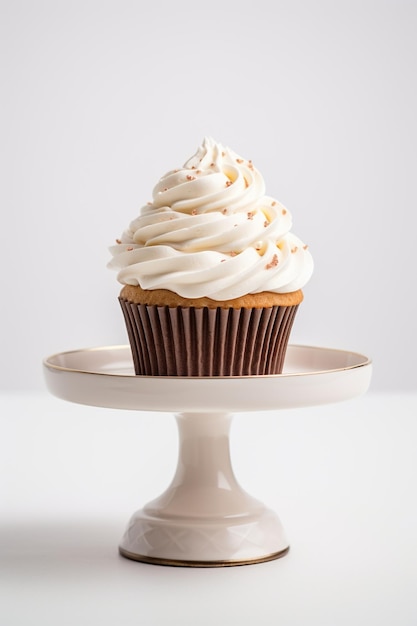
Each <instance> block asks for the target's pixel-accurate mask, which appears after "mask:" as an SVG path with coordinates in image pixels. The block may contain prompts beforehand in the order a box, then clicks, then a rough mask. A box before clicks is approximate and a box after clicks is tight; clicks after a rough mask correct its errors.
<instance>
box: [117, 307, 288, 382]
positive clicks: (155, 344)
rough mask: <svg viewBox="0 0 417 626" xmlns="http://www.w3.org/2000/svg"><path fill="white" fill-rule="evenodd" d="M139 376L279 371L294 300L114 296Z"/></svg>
mask: <svg viewBox="0 0 417 626" xmlns="http://www.w3.org/2000/svg"><path fill="white" fill-rule="evenodd" d="M119 301H120V304H121V307H122V310H123V314H124V318H125V322H126V327H127V333H128V337H129V342H130V346H131V349H132V357H133V363H134V367H135V373H136V374H137V375H141V376H259V375H267V374H280V373H281V372H282V368H283V364H284V358H285V352H286V349H287V345H288V339H289V336H290V332H291V327H292V324H293V321H294V317H295V314H296V312H297V309H298V305H294V306H272V307H268V308H252V309H250V308H241V309H233V308H229V309H222V308H220V307H219V308H215V309H211V308H208V307H203V308H192V307H189V308H188V307H168V306H154V305H145V304H135V303H132V302H129V301H127V300H125V299H124V298H119Z"/></svg>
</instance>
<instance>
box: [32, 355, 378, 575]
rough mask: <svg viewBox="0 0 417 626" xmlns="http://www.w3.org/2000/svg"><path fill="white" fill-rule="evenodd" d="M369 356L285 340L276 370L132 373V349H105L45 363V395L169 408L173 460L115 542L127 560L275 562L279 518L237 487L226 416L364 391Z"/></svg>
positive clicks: (282, 547)
mask: <svg viewBox="0 0 417 626" xmlns="http://www.w3.org/2000/svg"><path fill="white" fill-rule="evenodd" d="M371 368H372V366H371V361H370V360H369V359H368V358H367V357H366V356H363V355H362V354H357V353H354V352H347V351H343V350H333V349H329V348H316V347H311V346H297V345H291V346H289V347H288V350H287V355H286V360H285V366H284V372H283V373H282V374H280V375H275V376H247V377H245V376H244V377H207V378H206V377H202V378H193V377H158V376H153V377H152V376H135V375H134V370H133V364H132V357H131V352H130V348H129V347H128V346H109V347H100V348H91V349H86V350H74V351H71V352H62V353H60V354H55V355H53V356H50V357H48V358H46V359H45V360H44V373H45V379H46V383H47V386H48V389H49V391H50V392H51V393H52V394H54V395H55V396H57V397H59V398H62V399H63V400H69V401H71V402H76V403H79V404H85V405H92V406H98V407H106V408H114V409H129V410H139V411H163V412H167V411H169V412H173V413H175V415H176V420H177V424H178V431H179V452H178V464H177V469H176V472H175V475H174V478H173V480H172V482H171V484H170V486H169V487H168V488H167V490H166V491H165V492H164V493H163V494H162V495H161V496H159V497H158V498H156V499H155V500H153V501H152V502H150V503H148V504H147V505H146V506H144V507H143V508H142V509H141V510H139V511H137V512H136V513H135V514H134V515H133V517H132V518H131V520H130V522H129V524H128V527H127V530H126V532H125V534H124V536H123V538H122V541H121V543H120V546H119V550H120V553H121V554H122V555H123V556H125V557H127V558H130V559H134V560H137V561H143V562H146V563H155V564H160V565H178V566H194V567H219V566H227V565H247V564H251V563H259V562H262V561H269V560H272V559H276V558H279V557H281V556H283V555H284V554H286V553H287V552H288V550H289V545H288V541H287V539H286V537H285V533H284V530H283V528H282V525H281V522H280V520H279V518H278V517H277V515H276V514H275V513H274V512H273V511H271V510H270V509H268V508H267V507H266V506H264V505H263V504H262V503H261V502H259V501H258V500H257V499H255V498H253V497H252V496H250V495H249V494H248V493H247V492H246V491H244V489H242V488H241V487H240V485H239V484H238V482H237V480H236V478H235V475H234V473H233V469H232V464H231V459H230V446H229V429H230V423H231V419H232V414H233V413H235V412H244V411H266V410H267V411H270V410H277V409H289V408H296V407H308V406H314V405H320V404H327V403H332V402H338V401H342V400H348V399H350V398H354V397H356V396H358V395H360V394H363V393H365V391H366V390H367V389H368V387H369V383H370V378H371Z"/></svg>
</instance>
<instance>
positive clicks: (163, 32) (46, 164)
mask: <svg viewBox="0 0 417 626" xmlns="http://www.w3.org/2000/svg"><path fill="white" fill-rule="evenodd" d="M416 18H417V3H415V2H412V1H409V2H407V1H405V0H391V1H387V0H375V1H372V0H361V1H360V2H356V1H355V2H352V1H346V2H337V1H336V2H335V1H334V0H328V1H324V0H317V1H315V2H309V1H304V2H303V1H301V0H298V1H297V0H295V1H294V0H288V1H279V0H278V1H276V2H273V3H271V2H264V1H263V0H258V1H257V2H248V1H245V0H241V1H239V2H237V1H236V2H235V1H231V2H219V1H214V0H213V1H212V2H210V3H209V4H207V3H197V2H195V1H194V0H193V1H192V2H191V1H190V2H188V1H184V0H178V1H177V2H175V3H162V2H158V1H155V2H152V3H141V2H138V1H137V2H134V1H126V0H117V2H116V1H94V0H83V1H82V2H81V1H78V0H72V1H71V2H70V1H67V2H60V1H49V2H48V1H42V0H37V1H36V2H31V1H30V0H26V1H25V0H20V1H19V0H16V1H14V2H10V1H9V2H5V1H3V2H2V4H1V19H0V24H1V25H0V28H1V33H0V46H1V48H2V49H1V55H0V59H1V80H0V85H1V89H2V91H3V94H2V97H1V106H2V116H1V125H2V128H1V172H2V179H3V180H2V185H1V195H2V197H1V207H2V245H1V248H0V250H1V256H2V258H1V280H2V294H3V296H2V297H3V306H2V308H1V326H0V327H1V337H0V340H1V372H0V373H1V379H0V383H1V387H3V388H5V389H19V388H22V389H23V388H28V389H29V388H31V389H36V388H43V379H42V368H41V360H42V358H43V357H44V356H46V355H47V354H50V353H51V352H57V351H61V350H69V349H74V348H83V347H88V346H95V345H110V344H114V343H125V342H126V335H125V329H124V325H123V320H122V315H121V312H120V311H119V305H118V302H117V295H118V292H119V285H118V283H117V282H116V278H115V275H114V274H113V273H112V272H110V271H109V270H107V269H106V263H107V261H108V260H109V254H108V246H109V245H111V244H112V243H113V242H114V239H115V238H116V237H118V236H119V235H120V233H121V231H122V230H123V229H124V227H125V226H126V225H127V224H128V223H129V221H130V220H131V219H132V218H133V217H135V216H136V214H137V211H138V209H139V207H140V206H141V205H142V204H144V203H145V202H146V201H148V200H149V198H150V194H151V190H152V188H153V186H154V184H155V183H156V181H157V179H158V178H159V177H160V176H161V175H162V174H163V173H165V171H167V170H168V169H171V168H173V167H177V166H180V165H182V164H183V162H184V161H185V160H186V159H187V158H188V157H189V156H191V155H192V154H193V153H194V152H195V150H196V148H197V146H198V144H199V143H200V142H201V140H202V138H203V136H204V135H212V136H213V137H214V138H215V139H216V140H218V141H220V142H221V143H224V144H226V145H229V146H230V147H231V148H232V149H234V150H235V151H236V152H238V153H240V154H241V155H242V156H244V157H246V158H250V159H252V160H253V161H254V163H255V165H256V166H257V167H258V168H259V169H260V171H261V172H262V173H263V175H264V178H265V181H266V186H267V192H268V194H269V195H272V196H275V197H276V198H277V199H279V200H280V201H281V202H283V203H284V204H285V205H287V207H288V208H289V209H290V210H291V212H292V213H293V218H294V232H295V233H296V234H298V235H299V236H300V237H301V238H302V239H304V240H305V241H306V242H307V243H308V244H309V246H310V250H311V252H312V254H313V256H314V259H315V273H314V277H313V279H312V280H311V282H310V283H309V285H308V286H307V288H306V289H305V301H304V303H303V305H302V308H301V309H300V312H299V314H298V318H297V320H296V324H295V327H294V332H293V335H292V342H296V343H308V344H313V345H323V346H330V347H335V348H344V349H350V350H356V351H361V352H364V353H366V354H368V355H369V356H371V357H372V358H373V359H374V363H375V370H374V372H375V373H374V379H373V387H374V389H389V388H391V389H404V390H415V388H416V385H415V374H414V371H413V368H414V358H415V357H414V355H415V352H416V348H417V346H416V333H415V317H416V307H415V298H414V294H413V287H414V284H415V278H414V271H415V268H416V263H415V244H416V236H415V228H416V217H415V215H416V193H415V179H416V165H417V159H416V145H417V123H416V110H417V97H416V96H417V89H416V55H417V40H416V37H415V32H416V26H417V19H416Z"/></svg>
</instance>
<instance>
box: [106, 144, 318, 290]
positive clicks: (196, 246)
mask: <svg viewBox="0 0 417 626" xmlns="http://www.w3.org/2000/svg"><path fill="white" fill-rule="evenodd" d="M291 227H292V219H291V214H290V212H289V211H288V210H287V209H286V208H285V207H284V206H283V205H282V204H280V203H279V202H278V201H277V200H274V199H273V198H271V197H269V196H266V195H265V183H264V179H263V177H262V175H261V174H260V172H259V171H258V170H257V169H256V168H255V167H254V165H253V164H252V162H251V161H248V160H246V159H243V158H241V157H239V156H238V155H237V154H236V153H234V152H233V151H232V150H230V148H227V147H223V146H222V145H221V144H219V143H216V142H215V141H214V140H213V139H211V138H207V137H206V138H205V139H204V141H203V143H202V145H201V146H200V147H199V148H198V150H197V152H196V154H195V155H194V156H192V157H191V158H190V159H188V160H187V161H186V162H185V164H184V165H183V167H182V168H179V169H174V170H171V171H169V172H167V173H166V174H165V175H164V176H163V177H162V178H161V179H160V180H159V181H158V183H157V184H156V186H155V187H154V190H153V196H152V202H150V203H148V204H147V205H145V206H144V207H142V209H141V211H140V214H139V216H138V217H137V218H136V219H135V220H133V221H132V222H131V224H130V226H129V228H128V229H127V230H126V231H125V232H124V233H123V234H122V237H121V239H119V240H117V245H115V246H112V247H111V248H110V251H111V253H112V256H113V259H112V260H111V261H110V263H109V267H111V268H114V269H117V270H118V272H119V273H118V280H119V282H121V283H122V284H128V285H140V286H141V287H142V288H143V289H168V290H170V291H174V292H175V293H178V294H179V295H181V296H183V297H185V298H199V297H203V296H206V297H209V298H212V299H214V300H227V299H233V298H237V297H239V296H242V295H245V294H248V293H258V292H262V291H272V292H276V293H288V292H291V291H296V290H297V289H301V288H302V287H303V286H304V285H305V284H306V282H307V281H308V280H309V278H310V276H311V274H312V271H313V261H312V257H311V255H310V252H309V251H308V250H307V246H305V245H304V244H303V243H302V242H301V241H300V240H299V239H298V238H297V237H296V236H295V235H293V234H292V233H291V232H290V230H291Z"/></svg>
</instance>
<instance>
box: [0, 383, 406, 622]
mask: <svg viewBox="0 0 417 626" xmlns="http://www.w3.org/2000/svg"><path fill="white" fill-rule="evenodd" d="M231 442H232V461H233V465H234V469H235V473H236V475H237V477H238V479H239V482H240V483H241V484H242V486H243V487H245V488H246V490H247V491H249V492H250V493H252V495H254V496H256V497H258V498H259V499H261V500H263V502H264V503H265V504H267V505H268V506H270V507H271V508H273V509H274V510H275V511H276V512H277V513H278V514H279V516H280V518H281V521H282V523H283V524H284V527H285V529H286V532H287V535H288V537H289V539H290V544H291V549H290V552H289V554H288V555H287V556H286V557H284V558H282V559H279V560H277V561H272V562H269V563H263V564H258V565H250V566H244V567H231V568H219V569H188V568H173V567H162V566H153V565H146V564H142V563H137V562H133V561H129V560H126V559H123V558H122V557H120V556H119V554H118V551H117V546H118V542H119V540H120V538H121V535H122V534H123V532H124V529H125V526H126V524H127V522H128V520H129V517H130V515H131V514H132V513H133V512H134V511H135V510H136V509H138V508H140V507H141V506H142V505H143V504H145V503H146V502H148V501H149V500H151V499H152V498H153V497H154V496H156V495H159V493H160V492H162V491H163V490H164V489H165V487H166V486H167V485H168V483H169V482H170V479H171V478H172V476H173V472H174V468H175V465H176V454H177V433H176V425H175V420H174V419H173V417H172V415H170V414H165V413H161V414H158V413H145V412H141V413H135V412H132V411H116V410H110V409H98V408H94V407H84V406H81V405H75V404H71V403H66V402H63V401H61V400H58V399H56V398H53V397H51V396H49V395H48V394H47V393H46V392H45V393H38V394H33V393H26V394H25V393H21V394H4V393H3V394H2V395H1V396H0V624H2V625H3V624H4V625H5V626H6V625H7V626H14V625H19V626H21V625H22V626H23V625H38V624H39V625H42V626H49V625H51V626H52V625H54V626H67V625H77V626H78V625H84V624H89V625H96V624H97V625H98V624H99V625H100V626H106V625H107V624H108V625H110V624H111V625H112V626H114V625H117V626H119V625H120V626H124V625H130V624H132V625H133V624H135V625H136V624H141V625H144V626H153V625H159V624H161V625H162V624H182V625H188V624H190V625H193V626H194V625H206V624H207V625H208V624H210V625H211V624H229V623H233V624H256V625H257V626H258V625H259V626H261V625H264V624H265V625H269V624H271V625H272V624H274V625H279V626H286V625H289V626H290V625H301V624H302V625H306V626H307V625H308V626H315V625H320V626H327V625H329V626H330V625H331V626H344V625H345V624H346V625H349V626H351V625H355V626H361V625H362V624H363V625H372V626H374V625H375V626H383V625H387V626H388V625H389V626H392V625H394V624H395V625H397V624H398V625H399V626H415V625H416V624H417V495H416V494H417V454H416V451H417V394H410V395H407V394H388V393H374V392H372V391H370V392H368V394H367V395H365V396H362V397H360V398H357V399H355V400H351V401H348V402H344V403H340V404H333V405H327V406H323V407H314V408H307V409H297V410H290V411H282V412H264V413H248V414H244V413H242V414H237V415H235V417H234V421H233V425H232V435H231Z"/></svg>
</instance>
